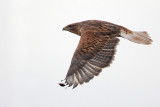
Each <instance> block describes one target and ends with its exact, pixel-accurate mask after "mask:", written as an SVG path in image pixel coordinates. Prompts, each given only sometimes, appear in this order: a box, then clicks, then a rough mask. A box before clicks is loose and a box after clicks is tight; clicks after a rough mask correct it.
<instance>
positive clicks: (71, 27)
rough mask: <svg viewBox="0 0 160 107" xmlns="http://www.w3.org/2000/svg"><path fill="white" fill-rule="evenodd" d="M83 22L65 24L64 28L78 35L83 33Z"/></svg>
mask: <svg viewBox="0 0 160 107" xmlns="http://www.w3.org/2000/svg"><path fill="white" fill-rule="evenodd" d="M81 27H82V26H81V23H73V24H69V25H67V26H65V27H64V28H63V30H66V31H69V32H72V33H75V34H77V35H81V32H80V29H81Z"/></svg>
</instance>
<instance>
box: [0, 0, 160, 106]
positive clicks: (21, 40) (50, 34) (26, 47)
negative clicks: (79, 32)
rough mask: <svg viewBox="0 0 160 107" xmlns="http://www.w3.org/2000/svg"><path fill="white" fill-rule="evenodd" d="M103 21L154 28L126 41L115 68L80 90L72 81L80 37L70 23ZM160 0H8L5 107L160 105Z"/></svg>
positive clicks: (1, 56) (1, 19) (1, 8)
mask: <svg viewBox="0 0 160 107" xmlns="http://www.w3.org/2000/svg"><path fill="white" fill-rule="evenodd" d="M88 19H97V20H105V21H109V22H113V23H115V24H119V25H122V26H125V27H127V28H129V29H131V30H134V31H144V30H146V31H148V33H149V34H150V36H151V37H152V39H153V41H154V42H153V44H152V45H150V46H144V45H140V44H135V43H132V42H130V41H128V40H125V39H121V41H120V44H119V45H118V47H117V49H118V51H117V53H116V57H115V60H114V61H113V63H112V64H111V66H110V67H109V68H105V69H103V72H102V73H101V74H100V75H99V76H98V77H95V78H94V79H93V80H91V81H90V82H89V83H87V84H83V85H81V86H78V87H77V88H76V89H74V90H72V89H71V88H67V89H65V88H62V87H60V86H59V85H58V83H59V82H60V80H62V79H64V78H65V75H66V73H67V70H68V68H69V65H70V61H71V58H72V55H73V52H74V50H75V48H76V46H77V44H78V41H79V36H76V35H75V34H71V33H69V32H62V28H63V27H64V26H66V25H67V24H70V23H73V22H78V21H83V20H88ZM159 31H160V1H159V0H132V1H131V0H1V1H0V107H160V102H159V101H160V56H159V55H160V32H159Z"/></svg>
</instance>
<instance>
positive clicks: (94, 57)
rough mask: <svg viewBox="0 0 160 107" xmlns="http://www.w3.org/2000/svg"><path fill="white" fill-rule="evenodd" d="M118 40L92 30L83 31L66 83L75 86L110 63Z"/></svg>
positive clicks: (88, 79) (90, 77)
mask: <svg viewBox="0 0 160 107" xmlns="http://www.w3.org/2000/svg"><path fill="white" fill-rule="evenodd" d="M118 42H119V39H118V38H112V39H111V38H109V36H104V35H100V34H96V33H95V32H92V31H87V32H85V33H83V34H82V35H81V39H80V42H79V44H78V47H77V49H76V51H75V53H74V55H73V58H72V61H71V65H70V68H69V70H68V73H67V75H66V78H65V83H66V85H68V86H72V85H73V88H75V87H76V86H77V85H78V84H83V83H84V82H89V81H90V80H91V79H92V78H93V77H94V76H97V75H98V74H99V73H100V72H101V71H102V68H104V67H107V66H109V65H110V63H111V61H112V60H113V57H114V54H115V51H116V49H115V47H116V45H117V43H118Z"/></svg>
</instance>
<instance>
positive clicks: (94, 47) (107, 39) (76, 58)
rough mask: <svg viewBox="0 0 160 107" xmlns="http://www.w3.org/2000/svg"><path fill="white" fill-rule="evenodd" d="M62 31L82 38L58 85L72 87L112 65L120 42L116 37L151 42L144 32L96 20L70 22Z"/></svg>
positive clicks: (143, 42)
mask: <svg viewBox="0 0 160 107" xmlns="http://www.w3.org/2000/svg"><path fill="white" fill-rule="evenodd" d="M63 30H67V31H70V32H72V33H75V34H77V35H79V36H81V38H80V41H79V44H78V46H77V49H76V51H75V53H74V55H73V58H72V61H71V65H70V68H69V70H68V73H67V75H66V78H65V83H64V84H63V83H60V85H61V86H65V85H68V86H69V87H70V86H72V85H73V88H75V87H76V86H77V85H78V84H83V83H84V82H89V81H90V80H91V79H92V78H93V77H94V76H97V75H98V74H99V73H100V72H101V71H102V68H104V67H107V66H109V65H110V64H111V62H112V60H113V58H114V55H115V52H116V46H117V44H118V42H119V39H118V37H123V38H126V39H128V40H130V41H132V42H136V43H139V44H145V45H148V44H151V42H152V40H151V39H150V37H149V36H148V34H147V32H134V31H131V30H129V29H127V28H125V27H122V26H119V25H116V24H112V23H109V22H105V21H98V20H88V21H83V22H78V23H73V24H70V25H67V26H66V27H64V28H63Z"/></svg>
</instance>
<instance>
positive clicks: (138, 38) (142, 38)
mask: <svg viewBox="0 0 160 107" xmlns="http://www.w3.org/2000/svg"><path fill="white" fill-rule="evenodd" d="M120 36H122V37H123V38H125V39H128V40H130V41H132V42H135V43H139V44H144V45H149V44H151V43H152V39H151V38H150V37H149V36H148V34H147V32H145V31H144V32H134V31H130V30H128V29H126V28H121V32H120Z"/></svg>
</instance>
